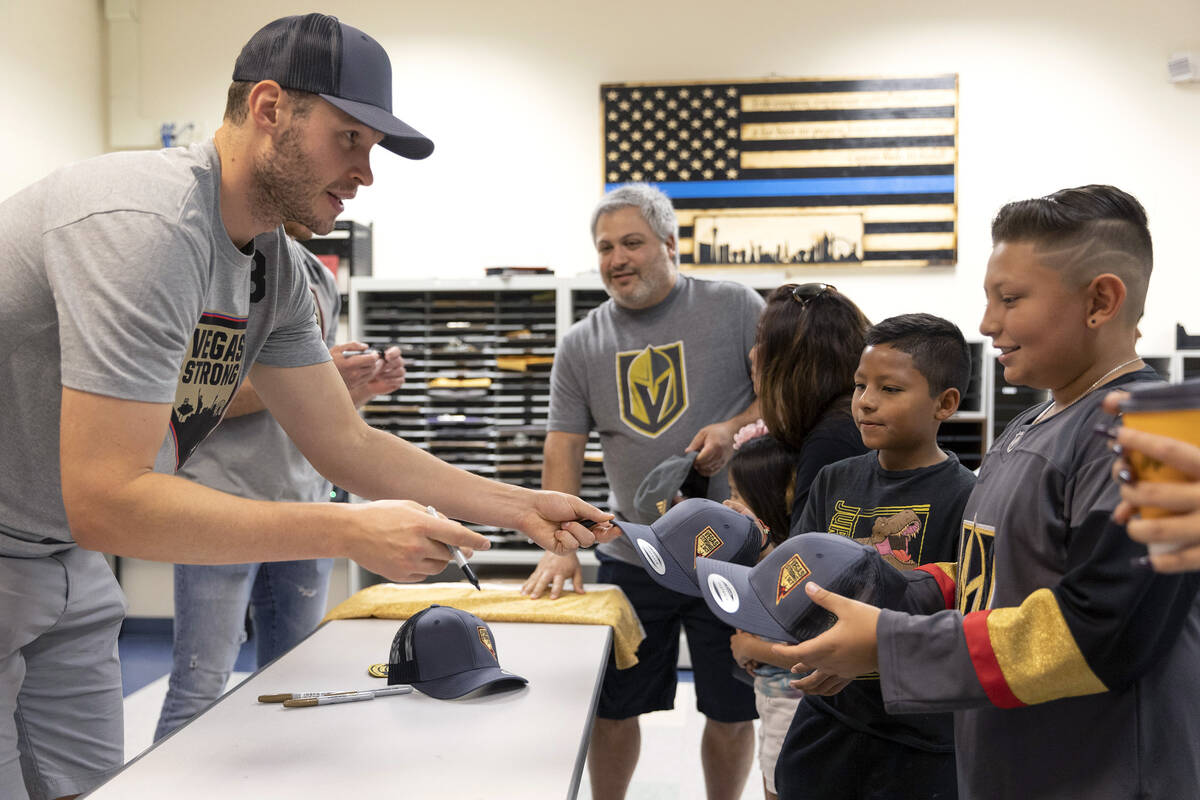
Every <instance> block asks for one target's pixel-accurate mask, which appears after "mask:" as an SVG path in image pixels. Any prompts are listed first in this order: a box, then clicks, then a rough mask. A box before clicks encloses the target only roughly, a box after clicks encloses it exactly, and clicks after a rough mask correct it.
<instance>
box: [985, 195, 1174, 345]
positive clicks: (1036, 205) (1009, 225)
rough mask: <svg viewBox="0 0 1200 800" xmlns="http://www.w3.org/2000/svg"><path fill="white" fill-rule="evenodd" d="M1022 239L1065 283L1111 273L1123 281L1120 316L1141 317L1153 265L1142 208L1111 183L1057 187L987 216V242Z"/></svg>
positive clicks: (1085, 281) (1077, 283) (1131, 319)
mask: <svg viewBox="0 0 1200 800" xmlns="http://www.w3.org/2000/svg"><path fill="white" fill-rule="evenodd" d="M1001 242H1028V243H1030V244H1032V245H1033V247H1034V251H1035V252H1036V253H1037V254H1038V256H1039V257H1040V258H1041V259H1043V262H1044V263H1045V265H1046V266H1048V267H1050V268H1052V269H1056V270H1058V271H1059V273H1060V274H1061V275H1062V277H1063V281H1064V282H1066V283H1067V284H1068V285H1073V286H1076V287H1083V286H1086V285H1087V284H1088V283H1090V282H1091V281H1092V279H1093V278H1095V277H1096V276H1097V275H1103V274H1105V273H1111V274H1113V275H1116V276H1117V277H1118V278H1120V279H1121V280H1122V281H1123V282H1124V284H1125V291H1126V297H1125V307H1124V309H1122V312H1121V316H1122V318H1123V319H1124V320H1125V321H1126V322H1129V323H1136V322H1137V320H1139V319H1141V316H1142V312H1143V311H1144V310H1145V305H1146V289H1147V287H1148V286H1149V284H1150V272H1151V270H1152V269H1153V267H1154V246H1153V244H1152V243H1151V240H1150V229H1149V227H1148V225H1147V220H1146V210H1145V209H1144V208H1142V204H1141V203H1139V202H1138V201H1137V199H1136V198H1134V197H1133V195H1131V194H1128V193H1127V192H1123V191H1121V190H1120V189H1118V188H1116V187H1115V186H1105V185H1100V184H1092V185H1089V186H1079V187H1076V188H1074V189H1063V190H1061V191H1058V192H1055V193H1054V194H1050V195H1046V196H1045V197H1038V198H1035V199H1033V200H1019V201H1017V202H1013V203H1009V204H1008V205H1006V206H1004V207H1003V208H1001V209H1000V211H999V213H997V214H996V218H995V219H994V220H992V244H993V246H994V245H998V244H1000V243H1001Z"/></svg>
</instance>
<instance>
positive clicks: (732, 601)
mask: <svg viewBox="0 0 1200 800" xmlns="http://www.w3.org/2000/svg"><path fill="white" fill-rule="evenodd" d="M708 593H709V594H711V595H712V598H713V600H716V601H717V605H719V606H720V607H721V610H722V611H724V612H725V613H726V614H736V613H737V610H738V608H740V607H741V605H742V600H741V598H740V597H738V593H737V589H735V588H734V586H733V584H732V583H730V582H729V579H728V578H726V577H725V576H724V575H718V574H717V573H715V572H714V573H712V574H710V575H709V576H708Z"/></svg>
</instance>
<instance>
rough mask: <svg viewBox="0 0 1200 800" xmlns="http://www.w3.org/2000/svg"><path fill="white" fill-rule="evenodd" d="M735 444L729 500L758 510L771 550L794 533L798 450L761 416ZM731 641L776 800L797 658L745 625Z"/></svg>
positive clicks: (796, 695)
mask: <svg viewBox="0 0 1200 800" xmlns="http://www.w3.org/2000/svg"><path fill="white" fill-rule="evenodd" d="M734 447H735V448H736V449H735V452H734V454H733V458H732V459H730V461H729V489H730V495H731V499H730V500H729V501H727V505H729V506H731V507H732V508H736V509H737V510H738V511H741V512H743V513H750V514H753V515H754V516H756V517H758V519H759V521H760V522H761V523H762V524H763V525H764V526H765V527H766V528H767V534H768V538H769V543H768V546H767V547H766V548H765V549H764V550H763V555H764V556H765V555H766V554H767V553H769V552H771V549H772V548H773V547H774V546H775V545H777V544H779V543H780V542H782V541H783V540H784V539H786V538H787V535H788V528H789V526H790V516H791V515H790V512H789V509H790V506H791V498H792V493H793V486H794V482H795V479H796V477H795V476H796V461H797V455H798V454H797V453H796V451H795V450H794V449H792V448H791V447H789V446H787V445H786V444H784V443H782V442H780V441H779V440H777V439H775V438H773V437H771V436H769V435H766V427H765V426H764V425H763V424H762V422H761V421H759V422H757V423H755V424H754V425H747V426H746V427H745V428H743V429H742V431H740V432H739V433H738V436H737V437H736V438H735V439H734ZM729 642H730V646H731V648H732V649H733V657H734V659H735V660H736V661H737V663H738V666H739V667H742V668H744V669H745V670H746V671H747V672H749V673H750V674H751V675H752V676H754V701H755V707H756V708H757V709H758V718H759V733H758V763H759V766H760V767H761V768H762V773H763V791H764V792H765V794H766V797H767V800H775V761H776V760H777V759H778V757H779V748H780V746H781V745H782V744H783V736H784V734H785V733H787V729H788V725H789V724H790V723H791V721H792V716H793V715H794V714H795V713H796V705H797V703H799V702H800V698H801V697H803V693H802V692H800V691H798V690H796V689H793V688H792V687H791V686H790V685H789V683H790V681H791V679H792V678H794V677H795V675H793V674H792V673H791V672H789V671H788V669H789V668H790V667H791V666H792V664H791V663H790V662H788V661H786V659H780V658H779V657H778V656H775V655H774V654H772V652H771V643H770V642H768V641H766V640H764V639H760V638H758V637H757V636H753V635H751V634H749V633H745V632H744V631H738V632H737V633H735V634H734V635H733V636H732V637H730V640H729Z"/></svg>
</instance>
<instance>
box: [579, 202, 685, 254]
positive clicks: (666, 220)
mask: <svg viewBox="0 0 1200 800" xmlns="http://www.w3.org/2000/svg"><path fill="white" fill-rule="evenodd" d="M623 208H636V209H637V210H638V211H639V212H640V213H641V215H642V219H644V220H646V224H647V225H649V226H650V230H652V231H654V235H655V236H657V237H658V238H659V239H660V240H661V241H664V242H665V241H666V240H667V239H668V238H670V237H674V239H675V263H676V264H678V263H679V220H678V219H676V218H675V207H674V206H672V205H671V198H669V197H667V196H666V195H665V194H663V193H662V192H661V191H660V190H658V189H656V188H654V187H653V186H651V185H650V184H648V183H627V184H625V185H624V186H619V187H617V188H616V189H613V190H612V191H611V192H609V193H608V194H606V195H604V197H602V198H600V202H599V203H597V204H596V209H595V211H593V212H592V237H593V238H594V237H595V236H596V224H597V223H598V222H599V221H600V217H601V216H602V215H603V214H611V213H612V212H614V211H620V210H621V209H623Z"/></svg>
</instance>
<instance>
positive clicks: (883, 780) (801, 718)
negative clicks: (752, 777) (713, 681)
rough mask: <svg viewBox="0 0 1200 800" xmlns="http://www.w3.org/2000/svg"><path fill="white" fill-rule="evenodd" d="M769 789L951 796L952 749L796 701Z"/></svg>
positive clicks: (907, 799)
mask: <svg viewBox="0 0 1200 800" xmlns="http://www.w3.org/2000/svg"><path fill="white" fill-rule="evenodd" d="M1014 768H1015V767H1014ZM775 790H776V792H777V793H778V797H779V800H913V798H921V800H954V799H955V798H957V797H958V781H957V776H956V774H955V760H954V753H953V752H949V753H934V752H930V751H928V750H919V749H917V748H916V747H909V746H908V745H905V744H901V743H900V742H895V741H892V740H890V739H884V738H882V737H880V736H872V735H871V734H869V733H864V732H862V731H858V730H855V729H853V728H851V727H850V726H848V725H845V724H843V723H841V722H839V721H838V720H836V719H834V718H833V717H832V716H830V715H828V714H825V713H823V712H821V711H818V710H816V709H815V708H813V707H812V706H810V705H808V704H807V703H804V702H801V703H800V706H799V707H798V708H797V709H796V715H795V716H794V717H792V724H791V727H789V728H788V732H787V735H786V736H785V737H784V739H783V747H782V748H781V749H780V751H779V759H778V760H777V761H776V762H775Z"/></svg>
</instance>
